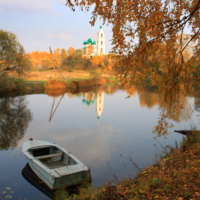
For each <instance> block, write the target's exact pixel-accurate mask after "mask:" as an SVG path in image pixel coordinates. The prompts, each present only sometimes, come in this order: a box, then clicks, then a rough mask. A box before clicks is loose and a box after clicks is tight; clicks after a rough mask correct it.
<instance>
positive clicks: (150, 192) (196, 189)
mask: <svg viewBox="0 0 200 200" xmlns="http://www.w3.org/2000/svg"><path fill="white" fill-rule="evenodd" d="M199 178H200V133H199V132H197V131H193V132H192V134H190V135H188V136H187V138H186V139H185V140H184V141H183V142H182V144H181V147H180V148H177V149H174V148H172V149H171V152H170V153H169V154H167V155H166V156H164V157H162V158H161V161H160V162H159V163H157V164H155V165H153V166H151V167H147V168H146V169H145V170H144V171H140V172H139V173H138V175H137V176H136V178H135V179H133V180H124V181H122V182H120V183H118V185H115V186H113V185H110V184H105V185H104V186H102V187H100V188H98V189H95V188H93V187H88V188H87V187H85V188H80V194H79V195H75V196H71V197H69V196H67V194H66V193H65V192H64V190H62V192H60V191H58V192H57V193H56V200H58V199H59V200H61V199H62V200H68V199H74V198H75V199H77V200H78V199H91V200H92V199H104V200H108V199H124V200H129V199H137V200H143V199H177V200H185V199H193V200H196V199H200V179H199ZM61 194H62V198H61V196H60V195H61Z"/></svg>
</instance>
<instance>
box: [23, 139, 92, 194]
mask: <svg viewBox="0 0 200 200" xmlns="http://www.w3.org/2000/svg"><path fill="white" fill-rule="evenodd" d="M39 142H40V141H37V143H39ZM35 143H36V141H34V143H33V144H35ZM43 143H44V142H43ZM47 145H54V144H49V143H48V144H47ZM26 146H27V144H25V145H24V147H22V151H23V152H24V154H25V156H26V159H27V162H28V164H29V166H30V168H31V169H32V171H33V172H34V173H35V174H36V175H37V176H38V178H40V179H41V180H43V182H44V183H45V184H46V185H47V186H48V187H49V188H50V189H51V190H55V189H59V188H64V187H69V186H73V185H78V184H81V183H84V182H91V173H90V169H89V168H88V167H86V166H85V165H84V164H83V163H81V162H80V161H79V160H78V159H77V158H76V157H74V156H73V155H71V154H70V156H71V158H73V159H74V160H75V161H76V163H77V164H75V165H71V166H70V165H69V166H67V165H66V166H65V167H57V168H53V169H50V168H48V166H47V165H46V164H45V163H43V162H41V161H40V160H39V159H37V158H36V157H34V156H33V155H31V153H30V152H29V149H32V148H33V146H32V147H31V148H27V147H26ZM54 146H56V147H58V146H57V145H54ZM25 147H26V148H25ZM38 147H40V146H37V148H38ZM34 148H35V147H34ZM59 148H60V149H62V148H61V147H59ZM62 151H63V152H65V153H66V155H69V153H68V152H67V151H66V150H64V149H62ZM40 157H41V156H40ZM47 157H48V156H47Z"/></svg>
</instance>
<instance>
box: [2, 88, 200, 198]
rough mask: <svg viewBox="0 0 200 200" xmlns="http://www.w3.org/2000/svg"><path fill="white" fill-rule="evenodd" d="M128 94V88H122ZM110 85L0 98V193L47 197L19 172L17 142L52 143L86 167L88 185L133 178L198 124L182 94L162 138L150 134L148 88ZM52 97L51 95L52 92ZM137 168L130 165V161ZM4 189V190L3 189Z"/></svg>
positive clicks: (153, 109) (152, 97) (153, 116)
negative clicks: (84, 90)
mask: <svg viewBox="0 0 200 200" xmlns="http://www.w3.org/2000/svg"><path fill="white" fill-rule="evenodd" d="M128 94H129V92H128ZM128 94H127V92H126V91H124V90H118V89H117V88H116V87H108V88H104V89H98V90H97V91H96V92H87V93H78V94H71V93H66V94H64V95H59V94H57V95H56V97H55V98H54V97H53V96H48V95H47V94H33V95H27V96H21V97H20V96H18V97H9V98H2V99H0V127H1V128H0V197H1V199H6V195H7V198H9V197H11V196H12V199H21V200H22V199H23V200H24V199H27V200H35V199H50V198H49V197H47V196H46V195H45V194H44V193H42V192H41V191H40V190H38V189H37V188H36V187H35V186H33V185H31V184H30V183H29V182H28V181H27V180H26V179H25V178H24V177H23V176H22V170H23V168H24V167H25V166H26V164H27V162H26V159H25V156H24V155H23V154H22V153H21V145H22V144H23V143H24V142H25V141H27V140H28V139H29V138H33V139H37V140H44V141H49V142H55V143H56V144H58V145H60V146H62V147H63V148H65V149H67V150H68V151H70V152H71V153H72V154H73V155H74V156H76V157H77V158H78V159H79V160H81V161H82V162H83V163H84V164H86V165H87V166H88V167H90V169H91V175H92V184H93V185H94V186H97V185H101V184H102V182H103V181H104V180H111V181H116V178H117V179H120V180H122V179H123V178H133V177H134V176H135V174H136V173H137V167H138V168H140V169H144V168H145V167H146V166H147V165H151V164H152V163H155V162H156V159H159V158H158V157H156V156H155V155H158V154H160V153H161V151H164V149H163V148H162V146H163V147H165V146H166V145H175V141H177V142H178V143H179V142H180V141H181V140H182V138H183V136H182V135H180V134H179V133H175V132H173V130H178V129H187V128H188V129H190V128H191V124H192V125H193V124H195V125H196V126H197V128H198V126H199V119H198V117H197V115H198V113H197V112H196V111H195V110H194V102H195V98H194V97H182V103H183V109H182V110H181V112H180V116H179V117H178V119H176V121H173V120H172V119H171V120H170V122H172V123H173V124H174V128H172V129H171V134H170V135H169V136H167V139H165V138H164V137H163V136H162V137H156V136H157V135H156V134H152V131H153V129H154V126H155V125H157V122H158V117H159V113H160V112H161V110H162V105H161V104H160V103H159V100H158V95H157V94H156V93H154V92H152V91H148V90H145V89H141V88H136V89H135V91H134V92H133V93H132V94H133V96H131V97H130V98H126V97H127V96H128ZM54 96H55V94H54ZM130 158H131V160H132V161H133V162H134V163H136V165H137V167H136V166H135V165H134V164H132V162H131V160H130ZM5 192H6V193H5Z"/></svg>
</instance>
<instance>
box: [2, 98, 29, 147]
mask: <svg viewBox="0 0 200 200" xmlns="http://www.w3.org/2000/svg"><path fill="white" fill-rule="evenodd" d="M27 104H28V103H27V101H25V98H24V97H23V96H19V97H15V98H13V97H4V98H1V99H0V150H8V149H9V148H12V149H13V148H15V147H16V146H17V143H18V141H19V140H21V139H22V138H23V136H24V134H25V132H26V129H27V128H28V126H29V122H30V121H31V120H32V113H31V111H30V109H29V108H28V107H27Z"/></svg>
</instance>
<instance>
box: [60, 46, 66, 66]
mask: <svg viewBox="0 0 200 200" xmlns="http://www.w3.org/2000/svg"><path fill="white" fill-rule="evenodd" d="M60 57H61V63H62V64H63V63H64V62H65V61H66V59H67V52H66V50H65V49H61V54H60Z"/></svg>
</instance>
